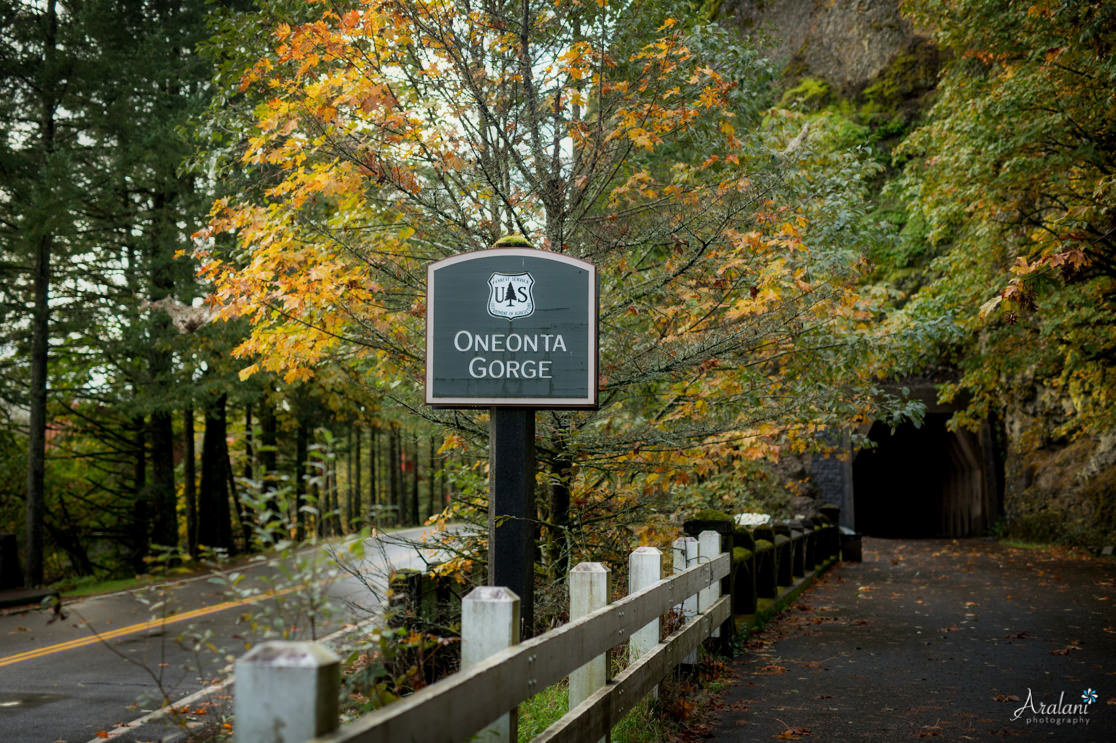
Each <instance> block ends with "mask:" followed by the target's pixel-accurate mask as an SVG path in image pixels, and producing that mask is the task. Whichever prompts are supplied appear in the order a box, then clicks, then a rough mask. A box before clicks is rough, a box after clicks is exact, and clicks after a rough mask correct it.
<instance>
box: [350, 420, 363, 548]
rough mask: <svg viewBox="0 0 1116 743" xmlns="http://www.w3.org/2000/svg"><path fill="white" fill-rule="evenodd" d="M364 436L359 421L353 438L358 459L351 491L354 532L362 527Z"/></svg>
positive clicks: (355, 425) (351, 525) (352, 526)
mask: <svg viewBox="0 0 1116 743" xmlns="http://www.w3.org/2000/svg"><path fill="white" fill-rule="evenodd" d="M362 438H364V436H363V433H362V431H361V428H360V424H359V423H358V424H354V426H353V439H355V441H354V442H353V443H354V445H355V448H354V450H353V457H355V459H356V464H354V465H353V476H354V482H353V487H352V490H351V491H350V492H352V498H351V499H350V501H349V531H350V532H354V531H356V530H357V529H359V528H360V515H361V514H360V510H361V509H360V497H361V495H362V494H363V493H362V492H361V491H362V490H363V487H362V483H361V471H362V470H361V461H360V460H361V450H360V449H361V447H360V440H361V439H362Z"/></svg>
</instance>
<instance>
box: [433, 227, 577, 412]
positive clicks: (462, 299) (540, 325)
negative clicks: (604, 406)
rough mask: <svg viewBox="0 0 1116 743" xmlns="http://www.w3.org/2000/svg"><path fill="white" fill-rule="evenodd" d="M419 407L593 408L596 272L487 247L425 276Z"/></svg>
mask: <svg viewBox="0 0 1116 743" xmlns="http://www.w3.org/2000/svg"><path fill="white" fill-rule="evenodd" d="M426 402H427V404H429V405H436V406H442V407H492V406H500V405H503V406H516V407H539V408H594V407H596V406H597V270H596V267H595V266H593V265H592V264H591V263H586V262H585V261H580V260H577V259H576V258H570V257H568V256H564V255H560V254H557V253H550V252H547V251H543V250H532V249H529V248H494V249H492V250H482V251H480V252H476V253H465V254H463V255H456V256H453V257H451V258H446V259H444V260H441V261H438V262H437V263H432V264H431V265H430V266H429V267H427V270H426Z"/></svg>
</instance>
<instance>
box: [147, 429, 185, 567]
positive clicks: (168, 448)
mask: <svg viewBox="0 0 1116 743" xmlns="http://www.w3.org/2000/svg"><path fill="white" fill-rule="evenodd" d="M148 436H149V440H150V442H151V480H152V482H151V496H152V501H153V503H152V505H153V506H154V509H153V510H154V513H153V514H152V516H153V519H152V525H151V526H152V528H151V533H152V541H154V543H155V544H157V545H159V546H160V547H169V548H173V547H177V546H178V514H177V509H176V508H175V505H176V504H175V488H174V419H173V418H171V414H170V411H167V410H156V411H155V412H153V413H152V414H151V418H150V420H149V421H148Z"/></svg>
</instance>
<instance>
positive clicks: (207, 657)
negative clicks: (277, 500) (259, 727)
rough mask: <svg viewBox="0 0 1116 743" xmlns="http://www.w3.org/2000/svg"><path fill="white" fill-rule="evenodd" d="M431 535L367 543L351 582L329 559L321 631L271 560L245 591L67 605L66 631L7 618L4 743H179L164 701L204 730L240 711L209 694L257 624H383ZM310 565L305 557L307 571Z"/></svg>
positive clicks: (0, 686)
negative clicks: (386, 599) (387, 604)
mask: <svg viewBox="0 0 1116 743" xmlns="http://www.w3.org/2000/svg"><path fill="white" fill-rule="evenodd" d="M430 531H431V530H430V529H411V530H406V531H402V532H396V533H394V534H391V535H388V536H386V537H381V538H378V539H369V540H367V541H366V542H365V544H364V554H363V555H362V556H359V557H356V556H350V557H348V558H347V559H343V560H342V563H343V564H346V565H348V566H349V567H350V568H353V570H352V571H346V570H341V569H339V568H338V566H337V563H336V561H335V560H334V559H332V557H329V556H326V557H325V558H324V559H322V560H320V561H318V563H317V564H319V565H320V566H321V568H320V574H319V575H318V576H317V578H316V579H315V580H314V581H313V582H312V585H313V586H316V587H317V590H318V591H319V592H320V593H321V594H322V595H323V596H326V597H328V599H329V601H328V604H329V605H330V606H331V607H332V608H333V614H332V616H329V617H324V616H323V617H316V618H315V619H314V621H310V619H309V618H308V616H307V612H306V611H305V608H306V605H307V597H308V596H311V595H313V590H314V589H313V588H312V587H308V586H307V585H306V583H305V581H304V580H299V579H298V578H296V577H295V576H294V575H292V574H291V571H290V565H289V564H285V565H283V564H280V565H277V564H275V563H274V562H266V561H263V560H260V561H256V562H255V563H251V564H249V565H247V566H240V567H239V568H238V569H237V570H238V572H236V573H227V574H226V579H234V580H237V584H236V590H235V591H230V590H229V587H228V585H227V584H225V585H222V584H219V583H215V582H213V581H212V580H211V578H212V577H213V576H210V575H203V576H199V577H193V578H189V579H185V580H179V581H175V582H171V583H167V584H163V585H161V586H158V587H157V588H149V589H144V590H143V591H139V592H136V591H125V592H120V593H114V594H107V595H102V596H95V597H91V598H85V599H81V600H75V601H74V602H72V603H69V602H67V603H66V604H65V606H64V607H63V608H64V611H65V615H66V618H65V619H64V620H55V621H50V620H51V616H52V615H51V613H50V612H48V611H31V612H23V613H10V614H7V615H5V616H0V741H4V743H24V742H26V743H32V742H34V743H40V742H45V743H55V742H57V743H87V741H88V742H92V741H101V740H106V739H110V740H115V741H118V742H119V743H129V742H132V741H158V740H161V739H163V738H165V737H168V736H171V734H172V733H173V732H174V727H173V726H172V725H171V723H170V721H169V720H168V719H167V718H166V717H165V716H164V715H160V714H158V713H156V714H155V715H151V714H149V712H150V711H152V710H158V709H159V708H161V707H162V706H163V702H162V700H163V699H164V698H165V699H167V700H171V701H173V702H175V703H174V705H173V706H174V707H175V708H176V709H188V710H189V711H190V712H191V713H193V714H194V716H195V717H197V718H199V719H207V718H208V719H210V720H212V719H216V718H217V716H218V715H219V714H220V704H221V702H222V701H230V700H229V699H228V690H227V688H222V687H220V686H218V687H217V688H210V689H209V690H208V691H201V692H200V693H199V691H200V690H203V689H204V688H206V684H213V683H218V684H219V683H220V682H221V681H223V680H224V679H225V678H226V677H227V672H228V667H229V663H230V661H231V660H232V659H233V658H235V657H238V656H240V655H242V654H243V653H244V652H245V646H246V643H247V642H249V641H250V640H251V639H253V638H252V629H251V627H250V624H249V623H248V622H246V621H245V618H246V617H247V616H248V615H249V614H254V615H256V616H257V617H262V618H263V620H264V621H265V622H266V623H268V624H270V625H272V626H277V625H278V623H279V622H284V623H286V624H287V625H288V626H293V627H296V629H295V634H296V635H297V636H300V637H308V636H311V634H312V635H313V636H314V637H316V638H319V639H322V638H324V639H326V640H327V641H330V640H333V639H338V638H341V637H343V636H344V635H346V634H347V633H348V632H347V631H348V630H351V629H352V627H353V625H354V624H355V623H357V622H361V621H370V620H373V619H374V617H375V614H376V612H377V611H378V610H379V609H380V606H381V598H380V597H382V595H383V591H382V589H383V587H384V586H385V584H386V577H387V574H388V573H389V572H390V570H391V569H393V568H394V569H399V568H421V567H423V566H424V564H425V563H426V561H428V560H430V559H431V558H432V557H433V552H432V551H431V550H428V549H423V550H419V549H417V548H416V547H415V546H414V545H415V542H416V541H420V540H421V538H422V537H423V536H424V535H425V534H427V533H429V532H430ZM350 544H351V543H350ZM334 551H341V550H340V549H335V550H334ZM310 554H311V553H308V552H305V551H304V552H302V553H300V554H299V559H300V561H301V562H302V563H303V564H306V563H307V562H309V555H310ZM353 573H355V575H354V574H353ZM238 576H239V577H238ZM356 576H360V577H356ZM369 585H372V586H373V587H376V588H378V589H379V590H377V591H371V590H369ZM261 591H262V593H260V592H261ZM250 594H255V595H254V596H253V595H250ZM276 594H278V595H276ZM159 602H163V603H159ZM311 628H312V629H311ZM331 635H332V636H333V637H331ZM194 646H197V649H196V650H195V649H194ZM164 695H165V697H164ZM228 706H229V708H230V709H231V704H230V705H228Z"/></svg>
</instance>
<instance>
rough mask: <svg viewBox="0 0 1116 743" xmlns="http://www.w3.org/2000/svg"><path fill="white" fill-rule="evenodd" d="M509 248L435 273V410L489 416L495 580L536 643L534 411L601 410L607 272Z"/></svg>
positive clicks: (431, 381)
mask: <svg viewBox="0 0 1116 743" xmlns="http://www.w3.org/2000/svg"><path fill="white" fill-rule="evenodd" d="M519 240H520V241H519V243H518V244H520V245H522V244H525V243H526V241H525V240H522V238H520V239H519ZM502 243H503V241H501V242H497V244H496V245H497V247H494V248H493V249H491V250H482V251H479V252H475V253H464V254H462V255H456V256H453V257H450V258H446V259H444V260H441V261H438V262H436V263H432V264H431V265H430V266H428V267H427V273H426V291H427V302H426V403H427V404H428V405H431V406H434V407H445V408H489V409H490V411H491V417H490V419H489V501H488V502H489V513H488V537H489V570H488V582H489V583H490V584H491V585H496V586H503V587H505V588H509V589H511V590H512V591H514V592H515V593H516V594H517V595H518V596H519V598H520V601H521V604H520V616H521V619H522V623H523V632H522V635H521V636H522V637H529V636H530V629H531V625H532V623H533V621H534V601H533V595H534V587H533V586H534V584H533V574H534V559H535V498H534V495H535V410H538V409H549V408H596V406H597V271H596V268H595V267H594V266H593V265H592V264H590V263H586V262H585V261H581V260H578V259H576V258H571V257H569V256H566V255H561V254H558V253H550V252H547V251H543V250H534V249H531V248H525V247H499V246H500V245H501V244H502Z"/></svg>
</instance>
